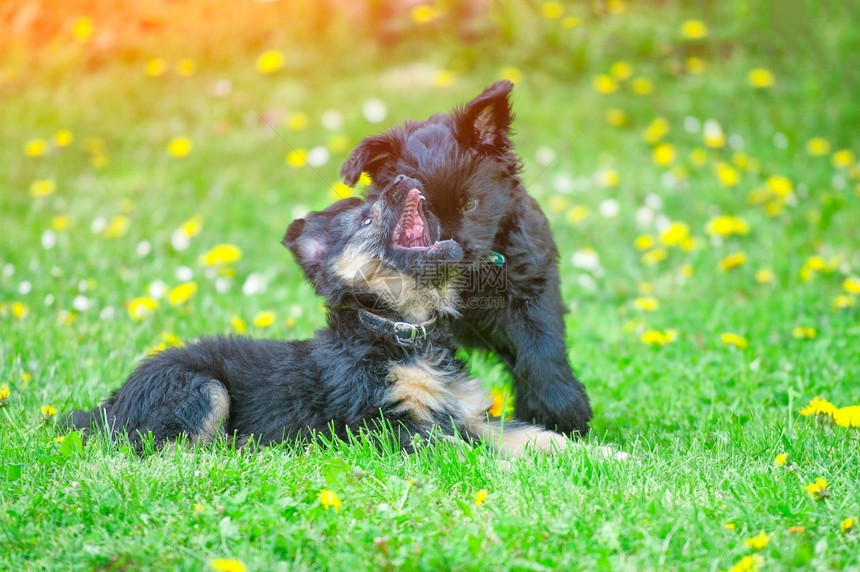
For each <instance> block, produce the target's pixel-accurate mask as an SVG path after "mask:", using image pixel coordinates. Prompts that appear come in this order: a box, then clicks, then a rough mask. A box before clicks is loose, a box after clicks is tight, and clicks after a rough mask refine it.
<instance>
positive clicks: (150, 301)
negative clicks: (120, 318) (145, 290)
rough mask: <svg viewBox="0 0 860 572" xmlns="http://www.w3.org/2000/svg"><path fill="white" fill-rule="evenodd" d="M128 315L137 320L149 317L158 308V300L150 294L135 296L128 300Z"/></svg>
mask: <svg viewBox="0 0 860 572" xmlns="http://www.w3.org/2000/svg"><path fill="white" fill-rule="evenodd" d="M127 308H128V315H129V316H131V318H132V319H133V320H135V321H138V322H139V321H141V320H143V319H145V318H148V317H149V316H151V315H152V313H153V312H154V311H155V310H156V309H157V308H158V300H156V299H155V298H151V297H149V296H141V297H140V298H134V299H132V300H130V301H129V302H128V305H127Z"/></svg>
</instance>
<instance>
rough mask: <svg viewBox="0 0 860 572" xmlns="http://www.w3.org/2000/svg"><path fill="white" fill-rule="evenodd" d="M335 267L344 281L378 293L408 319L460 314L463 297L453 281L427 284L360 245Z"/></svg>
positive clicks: (344, 252)
mask: <svg viewBox="0 0 860 572" xmlns="http://www.w3.org/2000/svg"><path fill="white" fill-rule="evenodd" d="M333 268H334V272H335V274H337V276H338V277H339V278H341V279H342V280H343V281H344V282H346V283H347V284H351V285H353V286H354V287H355V288H360V289H366V290H367V291H370V292H372V293H374V294H375V295H377V296H378V297H379V298H380V300H381V301H382V302H383V303H384V304H386V305H387V306H388V307H390V308H391V309H392V310H395V311H396V312H397V313H399V314H400V315H401V316H402V317H403V319H404V320H407V321H413V322H423V321H425V320H428V319H430V316H432V315H433V314H435V313H440V314H448V315H457V310H456V305H457V302H458V300H459V298H458V294H457V290H456V288H455V287H454V286H453V285H446V286H443V287H442V288H440V289H435V288H432V289H431V288H423V287H421V286H419V285H418V284H417V283H416V282H415V280H414V279H413V278H412V277H410V276H407V275H406V274H403V273H402V272H400V271H398V270H397V269H395V268H392V267H390V266H388V265H387V264H384V263H383V262H381V261H380V260H379V259H378V258H375V257H373V256H370V255H368V254H367V253H366V252H365V251H364V250H363V249H362V248H361V246H360V245H350V246H347V247H346V249H344V251H343V253H342V254H341V255H340V256H339V257H338V258H337V260H336V261H335V262H334V265H333Z"/></svg>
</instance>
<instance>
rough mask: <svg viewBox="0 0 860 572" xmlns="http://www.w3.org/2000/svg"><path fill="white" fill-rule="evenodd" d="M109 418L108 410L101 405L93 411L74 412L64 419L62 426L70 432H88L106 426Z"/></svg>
mask: <svg viewBox="0 0 860 572" xmlns="http://www.w3.org/2000/svg"><path fill="white" fill-rule="evenodd" d="M107 418H108V411H107V409H105V408H104V407H103V406H101V405H99V406H98V407H96V408H94V409H91V410H90V411H82V410H78V411H72V412H71V413H69V414H68V415H66V416H65V417H64V418H63V420H62V421H61V422H60V424H61V426H62V427H63V428H65V429H68V430H74V429H83V430H87V429H91V428H96V427H102V426H104V424H105V421H106V420H107Z"/></svg>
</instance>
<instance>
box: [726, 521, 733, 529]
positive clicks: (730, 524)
mask: <svg viewBox="0 0 860 572" xmlns="http://www.w3.org/2000/svg"><path fill="white" fill-rule="evenodd" d="M725 528H726V530H734V529H735V523H733V522H727V523H726V526H725Z"/></svg>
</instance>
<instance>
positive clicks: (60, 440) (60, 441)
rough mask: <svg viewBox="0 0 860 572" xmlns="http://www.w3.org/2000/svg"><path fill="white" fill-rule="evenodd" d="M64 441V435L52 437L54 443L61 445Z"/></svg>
mask: <svg viewBox="0 0 860 572" xmlns="http://www.w3.org/2000/svg"><path fill="white" fill-rule="evenodd" d="M65 440H66V436H65V435H60V436H59V437H54V443H62V442H63V441H65Z"/></svg>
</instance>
